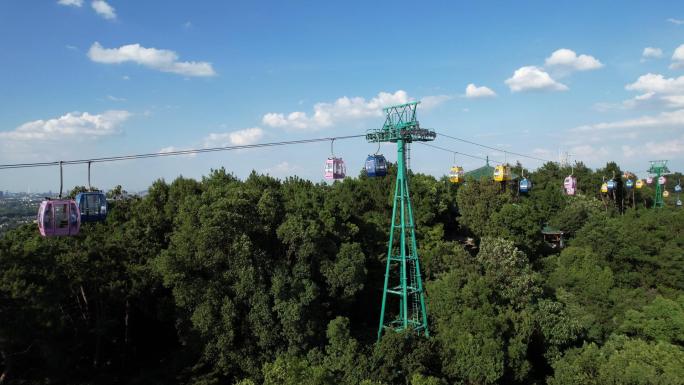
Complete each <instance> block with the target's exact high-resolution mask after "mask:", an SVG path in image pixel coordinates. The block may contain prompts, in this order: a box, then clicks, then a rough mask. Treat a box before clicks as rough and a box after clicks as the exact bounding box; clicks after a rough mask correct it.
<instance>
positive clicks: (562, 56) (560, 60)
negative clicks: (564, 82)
mask: <svg viewBox="0 0 684 385" xmlns="http://www.w3.org/2000/svg"><path fill="white" fill-rule="evenodd" d="M545 64H546V67H549V68H559V69H562V70H565V71H589V70H595V69H599V68H601V67H603V64H602V63H601V62H600V61H598V59H596V58H595V57H593V56H590V55H579V56H577V54H576V53H575V51H573V50H571V49H567V48H561V49H558V50H556V51H554V52H553V53H552V54H551V56H549V57H547V58H546V61H545Z"/></svg>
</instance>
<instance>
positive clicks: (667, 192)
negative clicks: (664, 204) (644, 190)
mask: <svg viewBox="0 0 684 385" xmlns="http://www.w3.org/2000/svg"><path fill="white" fill-rule="evenodd" d="M669 196H670V192H669V191H667V190H665V191H663V197H664V198H667V197H669Z"/></svg>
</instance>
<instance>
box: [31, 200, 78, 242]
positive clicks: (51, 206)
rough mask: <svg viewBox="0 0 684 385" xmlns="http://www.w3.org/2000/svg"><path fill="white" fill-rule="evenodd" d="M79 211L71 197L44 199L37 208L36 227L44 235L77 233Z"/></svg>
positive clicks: (57, 235)
mask: <svg viewBox="0 0 684 385" xmlns="http://www.w3.org/2000/svg"><path fill="white" fill-rule="evenodd" d="M80 228H81V213H80V212H79V210H78V206H76V201H74V200H73V199H55V200H44V201H43V202H42V203H41V204H40V208H39V209H38V229H39V230H40V235H42V236H44V237H59V236H69V235H76V234H78V232H79V230H80Z"/></svg>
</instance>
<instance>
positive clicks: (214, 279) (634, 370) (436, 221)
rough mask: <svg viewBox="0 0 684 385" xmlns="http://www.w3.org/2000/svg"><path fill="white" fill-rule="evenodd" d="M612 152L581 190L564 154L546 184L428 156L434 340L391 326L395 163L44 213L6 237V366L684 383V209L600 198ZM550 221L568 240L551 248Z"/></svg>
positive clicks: (242, 378)
mask: <svg viewBox="0 0 684 385" xmlns="http://www.w3.org/2000/svg"><path fill="white" fill-rule="evenodd" d="M613 170H615V171H616V172H617V171H619V168H618V167H617V165H615V164H609V165H607V167H606V169H602V170H598V171H597V172H592V171H591V170H589V169H588V168H586V167H584V166H583V165H576V166H575V168H574V175H576V176H578V177H579V178H580V187H579V191H580V192H581V194H580V195H579V196H576V197H567V196H565V195H563V194H562V191H561V189H560V186H561V183H562V179H563V178H564V177H565V176H567V175H569V174H570V169H569V168H559V167H558V166H557V165H555V164H552V163H549V164H546V165H544V166H543V167H542V168H540V169H538V170H536V171H535V172H533V173H531V174H530V175H529V176H528V177H529V178H530V179H531V180H532V181H533V182H534V184H535V186H534V189H533V190H532V192H531V193H530V194H528V195H527V196H518V195H517V194H515V192H514V191H511V190H510V189H509V190H508V191H506V192H503V191H502V190H501V186H500V185H499V184H494V183H493V182H491V181H487V180H483V181H479V182H478V181H472V180H470V181H468V182H467V183H466V184H464V185H454V184H451V183H448V181H447V180H446V179H444V178H443V179H441V180H436V179H435V178H433V177H430V176H425V175H420V174H414V175H411V178H410V188H411V194H412V198H413V202H414V209H415V215H416V224H417V229H416V230H417V235H418V244H419V247H420V249H419V252H420V253H419V255H420V258H421V267H422V269H423V274H424V277H425V288H426V297H427V307H428V315H429V327H430V337H428V338H425V337H422V336H417V335H415V334H413V333H410V332H404V333H394V332H386V333H384V335H383V338H382V339H381V341H380V342H379V343H375V338H376V332H377V325H378V312H379V303H380V295H381V289H382V283H383V277H384V272H385V264H384V258H385V253H386V252H387V239H388V229H389V220H390V219H389V218H390V214H391V208H392V206H391V203H392V202H391V198H390V193H391V191H392V189H393V183H392V182H393V179H392V178H393V177H392V175H394V173H396V169H395V167H394V166H391V167H390V172H389V174H390V175H388V176H387V177H385V178H367V177H366V176H365V175H362V176H361V177H360V178H357V179H353V178H347V179H345V180H344V181H342V182H336V183H334V184H332V185H326V184H314V183H312V182H309V181H306V180H302V179H299V178H288V179H286V180H284V181H279V180H277V179H274V178H271V177H268V176H263V175H258V174H256V173H252V174H251V175H250V176H249V177H248V178H247V179H246V180H244V181H241V180H238V179H237V178H235V177H234V176H233V175H231V174H229V173H227V172H226V171H225V170H224V169H218V170H213V171H212V172H211V173H210V174H209V175H208V176H206V177H204V178H202V180H201V181H197V180H193V179H188V178H182V177H181V178H178V179H176V180H174V181H173V182H171V183H166V182H165V181H163V180H159V181H156V182H155V183H153V184H152V186H150V188H149V190H148V193H147V194H146V195H145V196H144V197H143V198H140V197H131V196H129V195H128V194H127V193H126V192H125V191H124V189H123V188H122V187H121V186H117V188H115V189H114V190H112V191H109V192H108V197H109V199H110V212H109V216H108V218H107V221H106V222H104V223H95V224H92V223H88V224H84V225H83V230H82V233H81V234H80V235H79V236H77V237H68V238H47V239H46V238H41V237H40V236H38V235H37V232H36V230H35V225H25V226H21V227H19V228H17V229H15V230H11V231H9V232H8V233H7V234H6V235H4V236H2V238H0V320H1V321H0V376H5V377H4V378H8V379H9V381H10V383H83V384H85V383H88V384H91V383H100V382H102V383H112V382H117V383H193V384H223V383H239V384H242V385H250V384H343V385H347V384H348V385H351V384H369V385H370V384H387V385H394V384H402V385H406V384H412V385H436V384H452V383H455V384H496V383H501V384H503V383H505V384H527V383H536V384H542V383H552V384H567V383H572V384H592V383H594V384H603V383H613V384H622V383H624V384H639V383H644V384H645V383H658V384H671V383H672V384H676V383H682V381H681V379H682V378H684V374H683V373H682V369H681V368H682V367H684V364H683V363H682V360H683V358H682V354H684V353H682V352H683V346H684V283H683V282H684V253H682V250H684V236H683V235H682V234H684V211H683V210H675V209H673V208H665V209H662V210H644V209H643V204H642V203H641V201H640V199H642V198H641V197H640V196H639V195H638V194H637V195H636V198H637V202H636V203H637V204H636V209H631V208H630V209H627V208H623V207H622V206H621V200H620V202H618V201H617V200H614V199H613V198H612V197H611V198H610V199H607V197H605V196H603V197H602V196H601V195H600V194H599V193H597V190H598V187H599V185H600V183H601V181H602V176H603V175H610V176H612V172H613ZM80 190H82V188H76V189H75V190H73V192H74V193H75V192H76V191H80ZM620 194H623V192H617V193H616V197H617V198H620V197H621V195H620ZM628 198H629V197H628V196H625V200H626V202H627V201H628ZM545 223H549V224H551V225H553V226H557V227H560V228H561V229H563V230H564V231H565V232H566V235H568V236H569V237H570V239H569V241H568V247H566V248H565V249H564V250H562V251H561V252H559V253H557V254H550V255H549V254H548V253H549V250H548V249H546V248H545V247H544V246H543V244H542V239H543V238H542V237H541V234H540V229H541V226H542V225H543V224H545ZM471 235H474V236H475V237H476V242H475V243H474V244H473V243H470V242H466V239H467V237H468V236H471ZM554 252H556V251H554Z"/></svg>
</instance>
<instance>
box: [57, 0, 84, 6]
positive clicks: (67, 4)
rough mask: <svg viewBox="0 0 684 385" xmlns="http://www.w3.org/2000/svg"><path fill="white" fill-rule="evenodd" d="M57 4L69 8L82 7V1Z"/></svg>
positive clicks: (73, 0) (69, 0) (63, 0)
mask: <svg viewBox="0 0 684 385" xmlns="http://www.w3.org/2000/svg"><path fill="white" fill-rule="evenodd" d="M57 4H59V5H66V6H70V7H82V6H83V0H59V1H57Z"/></svg>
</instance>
